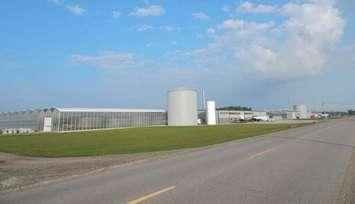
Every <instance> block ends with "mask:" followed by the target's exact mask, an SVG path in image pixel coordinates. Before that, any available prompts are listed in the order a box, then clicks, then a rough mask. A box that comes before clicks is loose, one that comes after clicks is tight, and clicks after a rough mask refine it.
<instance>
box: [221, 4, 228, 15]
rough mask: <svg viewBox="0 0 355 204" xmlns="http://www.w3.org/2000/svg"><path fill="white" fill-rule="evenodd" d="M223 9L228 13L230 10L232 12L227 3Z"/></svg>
mask: <svg viewBox="0 0 355 204" xmlns="http://www.w3.org/2000/svg"><path fill="white" fill-rule="evenodd" d="M221 10H222V11H223V12H226V13H228V12H230V7H229V6H227V5H224V6H222V8H221Z"/></svg>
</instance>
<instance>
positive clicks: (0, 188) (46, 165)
mask: <svg viewBox="0 0 355 204" xmlns="http://www.w3.org/2000/svg"><path fill="white" fill-rule="evenodd" d="M197 149H201V148H197ZM197 149H194V150H192V149H185V150H175V151H166V152H151V153H139V154H127V155H106V156H96V157H65V158H40V157H27V156H19V155H14V154H7V153H2V152H0V192H1V193H6V192H9V191H13V190H21V189H23V188H27V187H31V186H34V185H41V184H44V183H53V182H59V181H62V180H65V179H72V178H75V177H78V176H84V175H89V174H94V173H98V172H101V171H104V170H107V169H109V168H114V167H116V166H120V165H125V164H131V163H135V162H141V161H146V160H149V159H163V158H166V157H168V156H173V155H178V154H182V153H186V152H189V151H190V152H191V151H196V150H197Z"/></svg>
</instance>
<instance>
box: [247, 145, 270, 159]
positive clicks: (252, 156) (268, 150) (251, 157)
mask: <svg viewBox="0 0 355 204" xmlns="http://www.w3.org/2000/svg"><path fill="white" fill-rule="evenodd" d="M274 149H275V147H273V148H270V149H267V150H265V151H262V152H259V153H256V154H253V155H251V156H250V157H249V159H255V158H257V157H260V156H261V155H263V154H265V153H268V152H271V151H272V150H274Z"/></svg>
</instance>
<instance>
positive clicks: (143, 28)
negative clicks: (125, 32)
mask: <svg viewBox="0 0 355 204" xmlns="http://www.w3.org/2000/svg"><path fill="white" fill-rule="evenodd" d="M153 28H154V27H153V26H151V25H141V26H139V27H138V28H137V31H138V32H143V31H149V30H153Z"/></svg>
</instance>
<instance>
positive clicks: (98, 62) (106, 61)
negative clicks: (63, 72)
mask: <svg viewBox="0 0 355 204" xmlns="http://www.w3.org/2000/svg"><path fill="white" fill-rule="evenodd" d="M72 60H73V61H74V62H77V63H80V64H86V65H90V66H94V67H98V68H105V69H124V68H128V67H131V66H133V65H135V64H137V61H136V58H135V56H134V54H132V53H117V52H104V53H102V54H99V55H96V56H87V55H80V54H75V55H72Z"/></svg>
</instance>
